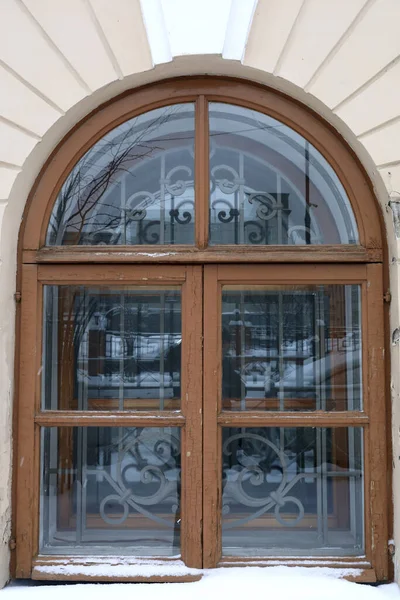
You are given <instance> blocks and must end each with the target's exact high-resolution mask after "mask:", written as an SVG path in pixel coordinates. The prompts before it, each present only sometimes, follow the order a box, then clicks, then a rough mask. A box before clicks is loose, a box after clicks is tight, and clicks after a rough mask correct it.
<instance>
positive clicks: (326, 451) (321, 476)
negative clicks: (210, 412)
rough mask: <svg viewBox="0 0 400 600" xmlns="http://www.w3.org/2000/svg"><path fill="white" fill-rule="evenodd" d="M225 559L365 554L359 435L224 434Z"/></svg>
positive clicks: (306, 430)
mask: <svg viewBox="0 0 400 600" xmlns="http://www.w3.org/2000/svg"><path fill="white" fill-rule="evenodd" d="M222 445H223V447H222V453H223V454H222V456H223V474H222V477H223V480H222V485H223V495H222V528H223V534H222V547H223V554H224V555H225V556H274V555H275V556H276V555H278V556H279V555H281V556H282V555H284V556H307V555H313V556H345V555H347V556H348V555H361V554H363V550H364V540H363V531H364V519H363V515H364V501H363V485H364V483H363V460H362V456H363V449H362V445H363V437H362V429H360V428H353V427H350V428H341V427H340V428H325V427H285V428H283V427H257V428H255V427H252V428H232V429H231V428H224V429H223V435H222Z"/></svg>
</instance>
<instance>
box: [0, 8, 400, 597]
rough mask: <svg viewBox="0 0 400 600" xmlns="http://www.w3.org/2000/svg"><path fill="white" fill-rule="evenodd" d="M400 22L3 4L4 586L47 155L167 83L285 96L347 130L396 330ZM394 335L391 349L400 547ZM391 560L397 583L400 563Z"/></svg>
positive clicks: (371, 11)
mask: <svg viewBox="0 0 400 600" xmlns="http://www.w3.org/2000/svg"><path fill="white" fill-rule="evenodd" d="M399 20H400V3H399V2H398V0H259V1H258V2H257V1H256V0H219V1H218V2H217V3H216V2H215V0H201V2H200V0H198V1H196V0H142V2H141V3H140V2H139V0H113V2H109V0H53V1H52V2H48V0H2V2H1V5H0V89H1V94H0V306H1V309H2V310H1V311H0V586H1V585H2V584H4V582H5V581H7V579H8V572H9V571H8V562H9V552H8V540H9V531H10V529H9V524H10V516H11V514H10V490H11V416H12V395H13V358H14V300H13V294H14V291H15V268H16V249H17V236H18V230H19V226H20V221H21V216H22V213H23V208H24V205H25V202H26V198H27V196H28V194H29V190H30V188H31V186H32V184H33V182H34V180H35V178H36V176H37V174H38V173H39V171H40V168H41V166H42V165H43V163H44V162H45V160H46V158H47V157H48V155H49V154H50V152H51V151H52V149H53V148H54V147H55V146H56V145H57V143H58V142H59V141H60V140H61V139H62V137H63V136H64V135H65V134H66V133H67V132H68V130H69V129H70V128H71V127H72V126H73V125H74V124H75V123H76V122H77V121H79V120H80V119H81V118H82V117H83V116H85V115H86V114H88V113H89V112H90V111H91V110H93V109H94V108H95V107H96V106H98V105H99V104H101V103H102V102H104V101H105V100H108V99H110V98H112V97H113V96H115V95H117V94H118V93H120V92H122V91H123V90H126V89H129V88H132V87H135V86H138V85H142V84H144V83H147V82H150V81H156V80H159V79H162V78H166V77H171V76H176V75H190V74H205V73H213V74H221V75H233V76H237V77H243V78H247V79H252V80H254V81H259V82H261V83H265V84H267V85H269V86H272V87H275V88H277V89H280V90H282V91H284V92H286V93H288V94H290V95H291V96H293V97H295V98H297V99H299V100H300V101H302V102H304V103H306V104H307V105H309V106H311V107H312V108H313V109H314V110H315V111H316V112H318V113H319V114H321V115H322V116H323V117H324V118H325V119H326V120H327V121H329V122H330V123H331V124H332V125H333V126H334V127H335V128H336V129H337V130H338V131H339V132H340V133H341V134H342V135H343V137H344V138H345V139H346V140H347V141H348V143H349V144H350V145H351V147H352V148H353V149H354V151H355V152H356V154H357V155H358V157H359V158H360V160H361V162H362V163H363V165H364V167H365V169H366V171H367V172H368V175H369V176H370V178H371V181H372V183H373V185H374V188H375V192H376V195H377V198H378V200H379V203H380V204H381V207H382V212H383V215H384V219H385V224H386V232H387V240H388V246H389V260H390V280H391V290H392V295H393V300H392V304H391V317H390V319H391V324H390V327H391V332H392V331H394V330H395V329H396V328H397V327H399V326H400V314H399V312H400V311H399V306H400V296H399V256H400V240H399V239H397V237H396V235H395V229H394V226H393V218H392V210H391V208H389V206H388V203H389V200H390V198H391V199H392V201H396V199H399V200H400V143H399V141H400V103H399V102H398V96H399V89H400V37H399V35H398V23H399ZM210 28H211V29H210ZM399 238H400V233H399ZM398 338H399V339H400V336H397V337H396V336H395V338H394V342H393V343H392V342H391V340H390V341H389V343H388V348H389V349H390V351H391V360H392V380H391V388H392V407H393V430H392V431H393V474H394V509H395V521H394V525H395V531H394V535H395V541H397V544H398V545H399V547H400V519H399V518H398V517H397V514H399V515H400V473H399V468H400V462H399V460H398V457H399V455H400V410H399V408H398V406H399V403H400V375H399V373H400V369H399V366H400V365H399V358H400V357H399V341H398ZM14 468H15V469H17V468H18V466H17V465H16V466H15V467H14ZM395 564H396V574H397V577H399V573H400V562H399V559H398V558H397V555H396V556H395Z"/></svg>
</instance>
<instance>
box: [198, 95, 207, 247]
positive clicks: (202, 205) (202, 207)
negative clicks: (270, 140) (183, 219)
mask: <svg viewBox="0 0 400 600" xmlns="http://www.w3.org/2000/svg"><path fill="white" fill-rule="evenodd" d="M195 123H196V133H195V136H196V138H195V232H196V246H197V247H198V248H199V249H200V250H204V249H205V248H206V247H207V244H208V227H209V216H208V197H209V190H210V185H209V181H210V174H209V140H208V102H207V100H206V98H205V96H199V97H198V99H197V102H196V118H195Z"/></svg>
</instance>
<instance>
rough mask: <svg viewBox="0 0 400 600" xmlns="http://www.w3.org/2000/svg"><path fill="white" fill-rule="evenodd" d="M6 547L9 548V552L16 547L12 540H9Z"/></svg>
mask: <svg viewBox="0 0 400 600" xmlns="http://www.w3.org/2000/svg"><path fill="white" fill-rule="evenodd" d="M8 547H9V548H10V550H15V548H16V547H17V542H16V541H15V539H14V538H11V540H10V541H9V542H8Z"/></svg>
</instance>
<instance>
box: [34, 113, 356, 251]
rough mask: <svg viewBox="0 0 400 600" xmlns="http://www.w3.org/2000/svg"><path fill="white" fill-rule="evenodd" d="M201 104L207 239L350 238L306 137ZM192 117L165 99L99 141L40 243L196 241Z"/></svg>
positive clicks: (339, 195)
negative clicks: (204, 109) (206, 150)
mask: <svg viewBox="0 0 400 600" xmlns="http://www.w3.org/2000/svg"><path fill="white" fill-rule="evenodd" d="M208 108H209V123H199V124H198V126H199V127H202V126H205V127H209V147H210V154H209V162H210V164H209V178H210V198H209V219H210V231H209V241H210V244H211V245H219V244H239V243H242V244H243V243H244V244H262V245H273V244H279V245H281V244H285V245H304V244H356V243H357V242H358V232H357V226H356V222H355V218H354V215H353V211H352V208H351V205H350V202H349V199H348V197H347V194H346V192H345V190H344V188H343V186H342V184H341V183H340V181H339V179H338V177H337V175H336V174H335V172H334V171H333V169H332V167H331V166H330V165H329V164H328V163H327V161H326V160H325V159H324V157H323V156H322V155H321V153H320V152H319V151H318V150H317V149H316V148H315V147H314V146H313V145H312V144H310V142H309V141H308V140H306V139H305V138H303V137H302V136H301V135H299V134H297V133H296V132H295V131H294V130H293V129H291V128H289V127H288V126H287V125H284V124H283V123H282V122H280V121H277V120H276V119H273V118H272V117H269V116H267V115H264V114H262V113H260V112H258V111H254V110H250V109H248V108H242V107H239V106H234V105H229V104H223V103H215V102H214V103H209V105H208ZM194 121H195V110H194V104H193V103H187V104H175V105H168V106H164V107H162V108H158V109H155V110H153V111H150V112H149V113H144V114H141V115H138V116H137V117H134V118H133V119H129V120H128V121H126V122H124V123H122V124H121V125H119V126H118V127H116V128H115V129H113V130H112V131H110V132H109V133H107V134H106V135H105V136H104V137H103V138H102V139H100V140H99V141H97V142H96V143H95V144H94V146H93V147H92V148H90V149H89V150H88V151H87V152H86V154H85V155H84V156H83V157H82V158H81V159H80V160H79V161H78V162H77V164H76V165H75V166H74V167H73V169H72V170H71V172H70V173H69V175H68V177H67V179H66V181H65V182H64V183H63V186H62V188H61V190H60V192H59V194H58V197H57V200H56V203H55V205H54V209H53V211H52V213H51V217H50V222H49V227H48V231H47V236H46V244H47V245H56V246H57V245H98V244H109V245H114V244H115V245H146V244H194V243H195V236H194V223H195V194H194V185H195V181H194V179H195V178H194V172H195V156H194V138H195V126H194V125H195V123H194ZM201 177H202V178H204V179H205V178H206V177H207V174H206V173H204V174H202V175H201ZM203 185H204V182H203Z"/></svg>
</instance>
